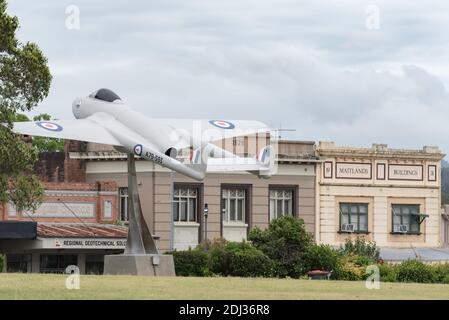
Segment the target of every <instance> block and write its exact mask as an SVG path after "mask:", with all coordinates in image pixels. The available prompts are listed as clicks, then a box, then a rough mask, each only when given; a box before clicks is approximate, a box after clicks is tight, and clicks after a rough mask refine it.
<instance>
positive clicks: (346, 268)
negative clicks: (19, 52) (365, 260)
mask: <svg viewBox="0 0 449 320" xmlns="http://www.w3.org/2000/svg"><path fill="white" fill-rule="evenodd" d="M359 258H360V256H357V255H353V254H347V255H342V256H341V259H340V261H339V265H338V268H337V269H336V270H335V273H334V274H333V275H332V278H334V279H337V280H348V281H359V280H363V279H365V278H366V276H367V275H366V266H365V265H362V264H361V261H360V259H359Z"/></svg>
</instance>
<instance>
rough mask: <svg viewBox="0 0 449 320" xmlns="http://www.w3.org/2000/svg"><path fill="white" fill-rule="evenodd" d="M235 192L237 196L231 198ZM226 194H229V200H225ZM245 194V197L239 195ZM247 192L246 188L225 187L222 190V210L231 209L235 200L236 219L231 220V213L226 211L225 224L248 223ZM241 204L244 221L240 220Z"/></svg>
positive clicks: (223, 214) (223, 215)
mask: <svg viewBox="0 0 449 320" xmlns="http://www.w3.org/2000/svg"><path fill="white" fill-rule="evenodd" d="M232 191H235V192H236V193H237V194H236V196H231V192H232ZM225 192H228V198H225ZM239 192H243V196H239V195H238V193H239ZM247 197H248V194H247V190H246V189H244V188H233V187H224V188H222V190H221V201H222V204H223V206H222V210H226V208H230V205H231V201H232V200H234V219H232V220H231V212H230V211H229V210H226V212H223V213H222V219H223V222H227V223H246V218H247V205H246V203H247ZM239 203H242V219H239V212H238V211H239V210H238V208H239ZM225 204H226V205H225Z"/></svg>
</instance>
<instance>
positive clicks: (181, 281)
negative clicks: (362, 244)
mask: <svg viewBox="0 0 449 320" xmlns="http://www.w3.org/2000/svg"><path fill="white" fill-rule="evenodd" d="M65 279H66V276H64V275H43V274H5V273H3V274H0V299H283V300H284V299H449V285H443V284H409V283H381V286H380V289H379V290H375V289H373V290H368V289H366V288H365V283H364V282H350V281H325V280H321V281H318V280H316V281H312V280H293V279H249V278H184V277H174V278H163V277H161V278H151V277H133V276H81V278H80V289H79V290H68V289H66V287H65Z"/></svg>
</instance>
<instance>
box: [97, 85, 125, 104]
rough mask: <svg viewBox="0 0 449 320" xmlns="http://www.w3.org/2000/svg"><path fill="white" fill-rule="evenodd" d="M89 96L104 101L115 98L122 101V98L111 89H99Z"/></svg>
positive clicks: (114, 99)
mask: <svg viewBox="0 0 449 320" xmlns="http://www.w3.org/2000/svg"><path fill="white" fill-rule="evenodd" d="M89 97H91V98H94V99H98V100H102V101H106V102H114V101H116V100H120V101H122V99H120V97H119V96H118V95H116V94H115V93H114V92H113V91H111V90H109V89H105V88H102V89H99V90H97V91H95V92H93V93H91V94H90V95H89Z"/></svg>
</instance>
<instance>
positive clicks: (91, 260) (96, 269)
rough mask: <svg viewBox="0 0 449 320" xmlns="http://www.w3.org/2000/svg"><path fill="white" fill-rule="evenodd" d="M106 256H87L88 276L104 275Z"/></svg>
mask: <svg viewBox="0 0 449 320" xmlns="http://www.w3.org/2000/svg"><path fill="white" fill-rule="evenodd" d="M103 268H104V255H102V254H86V274H103Z"/></svg>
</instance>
